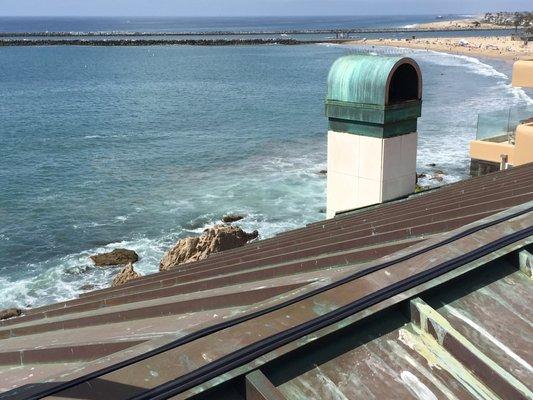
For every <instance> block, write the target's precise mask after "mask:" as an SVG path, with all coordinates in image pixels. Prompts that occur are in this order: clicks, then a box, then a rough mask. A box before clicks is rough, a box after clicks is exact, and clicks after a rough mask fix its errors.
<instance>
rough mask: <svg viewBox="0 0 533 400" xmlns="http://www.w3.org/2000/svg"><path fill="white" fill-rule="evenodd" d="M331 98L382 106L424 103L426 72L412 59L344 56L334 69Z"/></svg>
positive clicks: (331, 79)
mask: <svg viewBox="0 0 533 400" xmlns="http://www.w3.org/2000/svg"><path fill="white" fill-rule="evenodd" d="M327 98H328V99H329V100H335V101H343V102H349V103H359V104H375V105H381V106H387V105H393V104H397V103H402V102H406V101H410V100H422V73H421V72H420V67H419V66H418V64H417V63H416V61H415V60H413V59H411V58H408V57H388V56H372V55H348V56H344V57H341V58H339V59H338V60H337V61H335V63H334V64H333V66H332V67H331V70H330V72H329V76H328V96H327Z"/></svg>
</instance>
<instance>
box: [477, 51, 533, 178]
mask: <svg viewBox="0 0 533 400" xmlns="http://www.w3.org/2000/svg"><path fill="white" fill-rule="evenodd" d="M512 83H513V86H516V87H527V88H533V60H529V61H527V60H521V61H517V62H516V63H515V64H514V66H513V81H512ZM510 111H511V110H510ZM529 117H530V118H529ZM510 118H511V112H509V119H510ZM504 122H506V125H507V126H508V127H509V126H510V125H512V122H513V121H510V120H509V121H504ZM478 129H479V127H478ZM513 129H514V128H513ZM470 158H471V160H472V161H471V173H472V175H482V174H483V173H485V172H492V171H495V170H498V169H502V168H507V167H508V166H517V165H523V164H527V163H530V162H533V112H532V114H531V115H528V116H527V117H525V118H524V119H521V120H520V121H517V126H516V129H515V130H514V132H497V131H496V132H495V133H494V135H489V136H488V137H483V138H477V139H476V140H473V141H471V142H470Z"/></svg>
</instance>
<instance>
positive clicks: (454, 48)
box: [350, 36, 533, 60]
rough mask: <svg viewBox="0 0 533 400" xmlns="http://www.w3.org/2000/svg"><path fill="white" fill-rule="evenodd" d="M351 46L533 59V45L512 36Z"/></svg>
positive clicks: (381, 41)
mask: <svg viewBox="0 0 533 400" xmlns="http://www.w3.org/2000/svg"><path fill="white" fill-rule="evenodd" d="M350 43H351V44H364V45H370V46H391V47H405V48H412V49H421V50H433V51H442V52H446V53H450V54H464V55H470V56H474V57H490V58H502V59H507V60H519V59H527V58H532V57H533V43H531V42H530V43H529V44H528V45H527V46H526V45H524V43H523V42H522V41H517V40H512V39H511V37H510V36H501V37H499V36H492V37H456V38H420V39H371V40H365V39H363V40H357V41H352V42H350Z"/></svg>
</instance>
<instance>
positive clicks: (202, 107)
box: [0, 45, 533, 308]
mask: <svg viewBox="0 0 533 400" xmlns="http://www.w3.org/2000/svg"><path fill="white" fill-rule="evenodd" d="M369 51H370V52H376V53H394V54H407V55H409V56H411V57H414V58H415V59H416V60H417V61H418V62H419V63H420V65H421V67H422V70H423V74H424V106H423V117H422V118H421V120H420V124H419V132H420V139H419V162H418V164H419V172H424V171H427V170H429V169H430V168H429V167H427V164H428V163H436V164H437V165H438V168H440V169H442V170H444V171H445V172H446V173H447V177H446V181H447V182H450V181H454V180H458V179H461V178H464V177H466V176H467V174H468V157H467V151H468V141H469V140H471V139H472V138H473V137H474V136H475V127H476V116H477V113H478V112H483V111H487V110H492V109H495V108H502V107H507V106H510V105H518V104H524V105H525V104H532V103H533V101H532V100H531V98H530V97H529V96H528V94H527V93H525V92H524V91H522V90H520V89H514V88H512V87H511V86H510V84H509V83H510V82H509V76H510V70H511V64H510V63H507V62H505V61H489V60H477V59H475V58H471V57H466V56H451V55H446V54H442V53H435V52H426V51H417V50H401V49H400V50H391V49H380V48H368V47H367V48H365V47H357V46H340V45H302V46H294V47H284V46H243V47H185V46H177V47H164V46H156V47H137V48H130V47H89V48H88V47H74V46H73V47H70V46H69V47H35V48H32V47H20V48H19V47H14V48H0V83H1V84H0V294H1V296H0V308H1V307H7V306H13V305H16V306H37V305H41V304H46V303H49V302H52V301H57V300H62V299H69V298H73V297H75V296H77V295H78V294H79V293H80V287H81V286H82V285H84V284H87V283H92V284H95V285H96V286H97V287H106V286H108V285H109V282H110V279H111V276H112V274H113V273H115V272H116V270H115V269H112V270H101V269H97V268H94V267H93V266H92V265H91V262H90V261H89V259H88V256H89V255H90V254H94V253H96V252H100V251H105V250H109V249H112V248H116V247H127V248H131V249H134V250H136V251H137V252H138V253H139V254H140V256H141V261H140V262H139V263H138V264H136V265H137V267H136V268H137V269H138V270H139V271H140V272H141V273H143V274H147V273H152V272H156V271H157V267H158V263H159V259H160V258H161V256H162V255H163V253H164V251H165V250H166V249H168V248H169V247H170V246H171V245H172V244H173V243H174V242H175V241H176V240H177V239H178V238H180V237H184V236H188V235H191V234H196V233H199V232H201V231H202V230H203V229H204V228H205V227H206V226H210V225H212V224H214V223H216V222H217V221H219V220H220V218H221V217H222V216H223V215H224V214H225V213H228V212H237V213H244V214H246V215H247V217H246V218H245V219H244V220H243V221H242V224H241V225H242V226H243V228H245V229H248V230H252V229H258V230H259V232H260V234H261V236H262V237H269V236H272V235H273V234H275V233H277V232H280V231H284V230H287V229H291V228H295V227H299V226H302V225H303V224H305V223H308V222H311V221H315V220H319V219H322V218H324V214H323V212H322V209H323V208H324V207H325V179H324V178H323V177H322V176H320V175H319V174H317V171H319V170H321V169H324V168H325V163H326V141H325V133H326V121H325V117H324V107H323V99H324V96H325V80H326V76H327V72H328V69H329V67H330V66H331V64H332V63H333V61H334V60H335V59H336V58H337V57H339V56H341V55H343V54H346V53H350V52H369ZM529 94H531V93H529Z"/></svg>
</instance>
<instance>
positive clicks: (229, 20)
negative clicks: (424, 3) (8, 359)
mask: <svg viewBox="0 0 533 400" xmlns="http://www.w3.org/2000/svg"><path fill="white" fill-rule="evenodd" d="M454 17H456V16H450V18H454ZM434 20H435V16H434V15H420V16H339V17H255V18H254V17H222V18H220V17H213V18H205V17H185V18H184V17H169V18H155V17H142V18H141V17H109V18H102V17H93V18H90V17H83V18H73V17H62V18H58V17H29V18H20V17H0V32H47V31H48V32H114V31H129V32H132V31H133V32H191V31H194V32H206V31H238V32H240V31H272V30H276V31H278V30H306V29H347V28H354V27H359V28H371V27H382V28H391V27H402V26H406V25H412V24H415V23H424V22H432V21H434Z"/></svg>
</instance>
